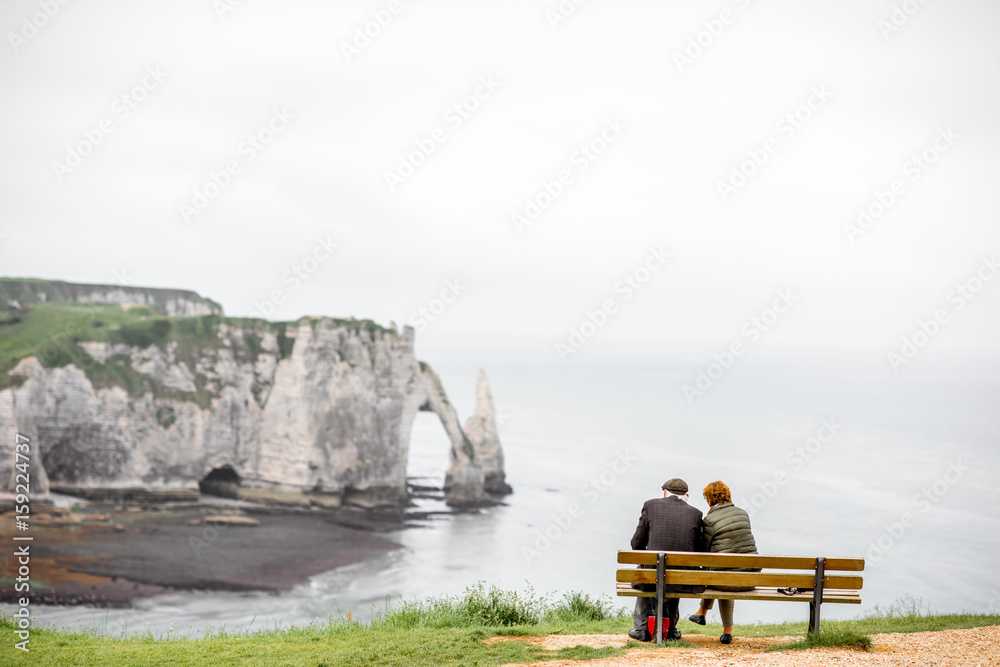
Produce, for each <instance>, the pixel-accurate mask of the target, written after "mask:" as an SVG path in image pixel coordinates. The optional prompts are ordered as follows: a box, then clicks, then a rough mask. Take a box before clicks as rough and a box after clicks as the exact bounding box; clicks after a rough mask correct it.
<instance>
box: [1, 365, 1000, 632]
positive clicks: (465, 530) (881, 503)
mask: <svg viewBox="0 0 1000 667" xmlns="http://www.w3.org/2000/svg"><path fill="white" fill-rule="evenodd" d="M437 370H438V372H439V373H440V374H441V375H442V379H443V380H444V385H445V387H446V388H447V390H448V392H449V396H450V398H451V400H452V402H453V403H454V404H455V406H456V407H457V409H458V410H459V414H460V416H461V418H462V419H463V421H464V419H465V418H467V417H468V415H469V414H470V413H471V411H472V409H473V401H474V391H473V389H474V387H475V375H476V371H477V368H476V367H473V366H462V365H454V366H442V367H440V368H437ZM487 372H488V375H489V380H490V384H491V387H492V390H493V396H494V400H495V402H496V406H497V412H498V421H501V422H502V423H501V425H500V433H501V439H502V442H503V446H504V451H505V455H506V459H507V465H506V468H507V475H508V481H509V482H510V484H511V485H512V486H513V487H514V489H515V492H514V494H513V495H511V496H510V497H508V498H507V500H506V505H504V506H501V507H495V508H491V509H487V510H483V511H481V512H479V513H472V514H457V515H450V516H442V517H439V518H435V519H434V520H430V521H427V522H425V523H424V524H423V525H422V526H420V527H418V528H413V529H409V530H404V531H400V532H398V533H394V534H391V535H390V539H392V540H394V541H397V542H398V543H399V544H400V545H401V547H402V548H401V549H399V550H397V551H395V552H392V553H389V554H386V555H384V556H382V557H380V558H378V559H376V560H373V561H371V562H366V563H362V564H356V565H353V566H349V567H346V568H342V569H341V570H339V571H335V572H330V573H324V574H321V575H318V576H316V577H314V578H313V579H312V580H311V581H310V582H308V583H305V584H303V585H301V586H299V587H298V588H296V589H295V590H294V591H291V592H289V593H287V594H282V595H268V594H233V593H183V594H170V595H164V596H160V597H156V598H151V599H148V600H142V601H139V602H137V604H136V608H134V609H131V610H117V611H116V610H111V611H109V612H106V611H105V610H97V609H88V608H80V607H77V608H59V607H41V606H38V607H35V608H34V609H33V613H35V614H36V615H37V616H38V619H39V621H42V622H47V623H50V624H54V625H57V626H58V625H65V626H69V627H76V628H86V627H89V626H103V625H104V624H105V622H106V623H107V629H108V630H109V631H111V632H118V631H119V630H120V628H121V627H122V626H123V625H124V624H127V626H128V628H129V630H130V631H131V630H135V631H145V630H146V628H147V627H148V628H150V629H152V630H153V631H154V632H156V633H160V632H166V631H167V630H168V629H169V628H170V627H171V625H173V627H174V629H175V631H177V632H187V633H188V634H199V633H200V632H201V631H202V630H204V629H205V628H208V627H211V628H219V627H222V626H225V627H226V628H228V629H236V628H241V627H252V628H254V629H256V628H260V627H263V626H264V625H269V626H272V627H273V626H274V625H275V624H279V625H288V624H298V623H308V622H310V621H312V620H314V619H317V618H318V619H321V620H325V619H327V618H328V617H329V616H330V615H331V614H332V615H333V616H335V617H336V616H338V615H340V614H341V613H343V614H346V612H347V611H348V610H351V611H353V613H354V616H355V618H357V617H359V616H360V617H361V618H366V617H367V616H368V614H369V613H370V610H371V605H372V604H375V605H376V607H377V608H379V609H382V608H383V607H384V605H385V601H386V597H387V596H388V597H389V599H390V600H398V599H400V598H406V599H415V598H422V597H425V596H439V595H445V594H449V595H450V594H460V593H461V592H462V591H463V590H464V588H465V587H467V586H470V585H474V584H475V583H476V582H478V581H484V582H487V583H489V584H497V585H499V586H502V587H505V588H516V589H519V590H524V589H525V588H526V587H527V586H528V585H530V586H532V587H533V588H534V590H535V591H536V592H537V593H540V594H547V593H553V594H554V596H555V597H558V596H559V595H561V594H562V593H563V592H566V591H572V590H579V591H583V592H586V593H589V594H591V595H597V596H602V595H603V596H613V594H614V589H615V584H614V570H615V552H616V551H617V550H618V549H622V548H628V543H629V538H630V537H631V535H632V532H633V530H634V529H635V524H636V521H637V519H638V516H639V510H640V508H641V506H642V503H643V502H644V501H645V500H647V499H648V498H652V497H655V496H658V495H660V493H661V491H660V485H661V484H662V483H663V482H664V481H665V480H666V479H668V478H671V477H682V478H684V479H685V480H687V482H688V484H689V485H690V486H691V488H692V493H691V502H692V504H694V505H695V506H696V507H698V508H699V509H702V510H703V511H704V510H707V507H705V505H704V503H703V501H702V500H701V492H700V491H701V489H702V488H703V487H704V485H705V484H707V483H708V482H711V481H714V480H717V479H721V480H723V481H725V482H726V483H727V484H729V486H730V487H731V488H732V489H733V492H734V496H735V499H736V502H737V504H738V505H741V506H743V507H744V508H745V509H747V510H748V511H750V512H751V514H752V521H753V526H754V534H755V536H756V539H757V545H758V549H759V551H760V552H761V553H769V554H790V555H791V554H805V555H826V556H837V555H847V556H865V557H867V558H868V562H867V565H866V569H865V572H864V577H865V586H864V590H863V591H862V598H863V599H864V603H863V604H862V605H861V606H860V607H858V606H855V605H824V608H823V613H824V617H826V618H852V617H855V616H857V615H859V614H865V613H868V612H870V611H872V609H873V607H874V606H875V605H879V606H880V607H883V608H884V607H887V606H889V605H892V604H893V603H894V602H896V601H898V600H900V599H901V598H903V597H904V596H910V597H911V598H914V599H917V600H919V601H920V604H921V606H922V607H923V609H924V610H925V611H926V610H927V609H928V608H929V609H930V610H931V611H932V612H940V613H944V612H960V611H968V612H985V611H988V610H991V609H993V610H996V609H1000V573H998V572H997V570H996V568H995V567H994V564H995V562H996V558H997V552H998V551H1000V548H998V547H1000V493H998V491H997V488H998V486H997V485H998V483H1000V480H998V478H997V473H998V472H1000V451H998V444H1000V410H998V408H1000V383H998V382H997V381H995V380H994V379H991V378H986V379H970V378H969V377H968V376H966V377H964V378H962V377H956V376H955V375H948V374H945V375H938V376H931V375H930V374H926V375H922V376H917V375H915V374H906V373H901V374H900V375H899V376H896V375H890V374H888V373H877V374H872V375H870V376H864V375H861V374H859V373H855V372H848V371H846V370H839V371H837V370H825V371H820V370H812V371H810V370H807V369H803V368H795V369H775V368H761V367H757V368H751V367H747V368H740V369H738V372H737V371H736V369H734V370H732V371H731V372H730V373H728V374H727V375H726V376H724V377H723V378H722V379H721V380H719V381H718V382H716V383H715V385H714V386H713V387H712V388H711V389H710V390H709V391H708V392H706V393H705V395H703V396H701V397H698V398H697V399H696V400H695V401H694V402H693V404H691V403H689V402H688V401H687V400H686V399H685V397H684V395H683V394H682V392H681V387H682V386H683V385H684V384H685V383H691V382H693V380H694V376H695V371H693V370H691V369H684V368H677V367H651V366H643V367H639V366H583V365H533V366H531V365H494V366H491V367H488V368H487ZM447 447H448V443H447V439H446V437H445V434H444V431H443V429H442V428H441V426H440V424H439V423H438V422H437V420H436V417H435V416H434V415H432V414H429V413H422V414H420V415H419V416H418V419H417V421H416V424H415V428H414V435H413V443H412V451H411V464H410V474H411V475H412V476H413V477H415V478H419V481H421V482H423V483H426V482H428V481H435V482H437V483H439V484H440V482H441V481H442V480H443V476H444V468H445V466H446V463H447ZM421 507H422V508H425V509H438V508H440V509H443V508H444V506H443V504H442V503H440V502H438V501H432V500H427V501H421ZM614 604H615V605H616V606H617V605H628V604H629V603H628V602H627V601H622V600H618V599H614ZM681 605H682V606H681V611H682V613H685V614H686V613H690V612H693V610H694V607H695V605H696V602H695V601H691V600H689V601H682V603H681ZM7 607H8V608H9V605H7ZM806 616H807V606H806V605H792V604H788V603H752V604H751V603H745V604H738V605H737V607H736V621H737V624H739V623H741V622H753V621H771V620H799V621H802V620H805V619H806ZM254 617H256V618H254ZM251 622H252V626H251Z"/></svg>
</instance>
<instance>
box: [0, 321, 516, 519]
mask: <svg viewBox="0 0 1000 667" xmlns="http://www.w3.org/2000/svg"><path fill="white" fill-rule="evenodd" d="M27 315H30V313H28V314H27ZM184 322H185V321H184V320H181V321H179V322H174V325H173V329H167V327H166V326H163V327H159V328H157V329H155V330H156V331H159V332H160V333H159V334H157V335H159V339H157V338H156V336H153V339H152V341H153V342H150V343H149V344H146V345H141V344H138V345H136V344H127V343H124V342H121V341H120V339H122V338H123V337H124V338H128V337H129V336H132V337H134V336H136V335H138V334H136V333H135V331H138V330H139V329H136V328H135V327H138V324H136V325H131V326H133V329H129V328H128V326H130V325H125V324H123V325H120V328H119V329H117V330H115V331H114V332H107V334H106V335H104V334H102V335H104V337H105V338H106V339H105V340H81V339H80V338H81V337H85V336H84V335H83V334H86V333H90V329H87V328H86V327H78V329H79V331H81V332H83V333H82V334H77V335H76V336H75V337H66V338H64V339H62V340H56V341H55V342H53V341H52V339H50V340H49V341H47V342H46V343H45V344H43V345H39V346H38V347H37V349H38V352H37V353H36V354H32V355H30V356H25V357H23V358H21V359H20V360H19V361H18V362H17V363H16V365H14V366H13V367H12V368H10V369H9V375H8V377H9V378H17V381H16V382H15V381H8V382H7V383H6V388H5V389H3V390H2V391H0V488H3V489H4V490H7V491H11V490H13V488H14V485H13V480H14V473H15V470H14V468H13V464H14V442H15V433H18V432H19V433H22V434H24V435H26V436H27V437H29V438H31V442H32V452H33V455H32V464H31V472H32V491H33V492H34V494H35V496H36V497H37V495H38V494H39V493H40V492H42V491H43V489H44V486H45V484H46V477H47V478H48V480H49V481H48V484H50V485H51V487H52V488H53V489H55V490H61V491H66V492H69V493H72V492H74V491H78V492H79V491H93V490H94V489H126V488H142V489H155V490H171V489H189V490H195V489H197V488H198V483H199V481H201V480H203V479H204V478H205V477H206V476H208V475H209V474H210V473H211V472H212V471H213V470H218V469H226V468H227V467H228V468H231V469H232V471H233V472H234V473H235V474H236V475H238V477H239V483H240V484H241V485H243V486H251V487H263V488H271V489H283V490H297V491H303V492H319V493H327V494H336V495H338V496H340V497H341V498H342V500H343V501H344V502H348V503H358V504H380V503H397V502H400V501H405V499H406V498H407V488H406V462H407V455H408V451H409V442H410V431H411V427H412V424H413V420H414V418H415V416H416V413H417V411H418V410H429V411H432V412H435V413H436V414H437V415H438V417H439V418H440V419H441V422H442V424H443V426H444V429H445V431H446V432H447V434H448V436H449V439H450V440H451V468H450V469H449V471H448V490H447V498H448V500H449V502H452V503H456V504H457V503H470V502H482V501H485V500H487V499H488V496H487V494H486V491H487V490H491V491H494V492H497V491H503V490H504V489H503V488H502V487H498V486H497V484H496V480H497V474H498V472H499V479H500V481H501V482H502V480H503V469H502V468H503V458H502V452H500V449H499V448H500V443H499V439H498V438H497V437H496V426H495V423H493V421H492V405H490V406H489V409H488V411H487V408H485V407H483V400H484V396H485V397H486V400H489V388H488V387H487V386H486V385H485V376H482V375H481V376H480V382H479V385H480V386H479V401H478V406H477V411H476V415H475V416H474V417H473V419H472V420H470V424H469V425H467V428H469V429H470V431H471V433H472V435H471V437H470V435H467V433H466V431H465V430H463V429H462V427H461V425H460V423H459V420H458V416H457V414H456V413H455V410H454V408H453V407H452V405H451V403H450V402H449V401H448V398H447V396H446V394H445V392H444V389H443V387H442V386H441V382H440V380H439V379H438V377H437V376H436V375H435V373H434V371H433V370H431V368H430V367H429V366H427V365H426V364H424V363H422V362H418V361H417V360H416V358H415V357H414V353H413V338H414V336H413V330H412V329H411V328H409V327H407V328H406V329H404V331H403V333H402V334H397V333H396V332H395V331H394V330H388V329H382V328H380V327H376V326H371V325H370V323H367V324H366V323H358V322H356V321H343V320H332V319H329V318H307V319H303V320H301V321H299V322H297V323H293V324H287V325H280V326H277V325H272V324H271V323H267V322H263V321H261V320H221V321H216V319H213V318H207V319H206V320H205V322H207V323H206V324H203V325H199V327H200V328H198V330H199V331H200V332H201V333H200V336H199V337H198V338H196V339H190V338H186V337H184V336H181V335H179V334H176V333H175V332H176V331H177V330H180V329H182V327H181V324H182V323H184ZM143 324H144V325H145V324H148V323H146V322H144V323H143ZM153 324H154V325H155V322H154V323H153ZM150 326H153V325H150ZM185 326H186V327H187V329H191V328H192V327H190V326H188V325H185ZM2 328H3V327H2V325H0V329H2ZM105 328H106V327H105ZM187 329H185V330H187ZM145 330H146V329H143V330H142V331H145ZM149 330H150V331H154V329H152V328H150V329H149ZM112 333H113V334H114V335H112ZM126 334H127V335H126ZM150 335H152V334H150ZM91 337H100V336H91ZM141 340H143V342H144V339H141ZM47 346H49V347H47ZM51 346H54V347H55V348H57V352H53V353H52V354H48V353H47V352H46V350H47V349H50V347H51ZM50 357H51V359H50ZM67 359H68V360H69V361H70V363H62V365H57V364H58V363H59V362H60V360H62V362H65V361H66V360H67ZM53 360H55V361H53ZM43 362H44V363H43ZM109 378H110V379H109ZM0 386H4V385H0ZM484 392H485V394H484ZM473 422H475V426H474V427H473V426H472V424H473ZM227 472H228V471H227ZM508 490H509V489H508Z"/></svg>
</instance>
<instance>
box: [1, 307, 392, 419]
mask: <svg viewBox="0 0 1000 667" xmlns="http://www.w3.org/2000/svg"><path fill="white" fill-rule="evenodd" d="M303 319H305V318H303ZM324 319H326V320H327V321H330V322H331V323H332V324H333V326H335V327H342V328H346V329H348V330H351V331H359V332H360V331H365V332H375V331H380V332H381V331H384V332H389V333H390V334H392V335H395V331H393V330H391V329H385V328H384V327H381V326H379V325H377V324H375V323H374V322H372V321H371V320H354V319H334V318H324ZM299 321H300V322H301V320H299ZM296 324H297V323H296V322H268V321H266V320H261V319H255V318H238V317H226V316H223V315H202V316H198V317H186V318H180V317H166V316H163V315H161V314H159V313H158V312H157V310H156V308H155V307H154V306H138V305H137V306H123V305H121V304H82V303H73V302H65V301H64V302H55V303H36V304H33V305H29V306H27V307H22V308H12V309H8V310H6V311H5V312H4V311H0V390H2V389H4V388H6V387H8V386H18V385H20V384H21V383H22V382H23V381H24V380H25V378H24V377H23V376H18V375H11V374H9V371H10V370H11V369H13V368H14V366H16V365H17V362H19V361H20V360H21V359H24V358H26V357H29V356H35V357H36V358H37V359H38V360H39V361H40V362H41V364H42V365H43V366H45V367H48V368H54V367H62V366H66V365H68V364H75V365H76V366H77V367H79V368H81V369H83V370H84V372H86V374H87V376H88V378H89V379H90V380H91V382H92V383H93V384H94V386H95V387H107V386H121V387H123V388H125V389H126V390H127V391H128V392H129V394H130V395H132V396H136V395H142V394H144V393H146V392H148V391H153V392H154V393H158V395H163V396H164V397H167V395H169V396H170V397H173V398H178V399H181V400H194V401H196V402H198V403H199V405H202V407H206V405H207V404H206V401H210V398H211V397H210V396H209V395H207V394H204V393H203V392H202V387H201V386H199V390H198V392H177V391H176V390H166V389H163V388H158V387H156V386H154V383H153V382H152V381H151V379H150V378H148V377H146V376H144V375H142V374H141V373H138V371H135V370H134V369H132V368H131V366H130V365H129V360H128V358H127V357H125V356H124V355H118V356H117V357H113V358H111V359H107V360H105V362H104V363H99V362H97V361H96V360H95V359H93V358H92V357H91V356H90V355H89V354H88V353H87V352H86V351H85V350H84V348H83V347H81V345H80V343H83V342H87V341H104V342H110V343H120V344H124V345H128V346H131V347H138V348H148V347H149V346H151V345H157V346H160V347H162V348H165V347H166V346H167V345H168V344H170V343H171V342H173V343H176V351H175V354H176V356H177V358H178V360H179V361H182V362H185V363H187V365H188V368H189V369H190V370H191V372H192V373H194V372H195V366H196V363H197V360H198V359H199V358H200V357H201V356H202V355H203V353H204V352H206V351H209V350H213V349H218V348H221V347H223V345H224V342H223V339H222V337H221V336H220V328H221V327H222V325H228V326H229V327H231V328H233V329H236V330H239V331H240V332H241V333H242V335H241V336H238V337H236V338H235V339H234V340H235V341H236V344H235V345H234V346H233V352H234V354H235V355H236V357H237V359H239V360H241V361H251V362H252V361H254V360H256V358H257V356H258V355H259V354H260V352H261V341H262V337H263V335H265V334H266V333H268V332H269V331H270V332H274V333H275V334H276V335H277V342H278V348H279V353H280V355H281V358H283V359H284V358H287V357H288V356H290V355H291V351H292V346H293V344H294V339H293V338H292V337H291V336H289V335H288V333H289V331H288V330H289V328H290V327H293V326H295V325H296ZM313 326H315V322H314V323H313ZM189 394H190V395H189Z"/></svg>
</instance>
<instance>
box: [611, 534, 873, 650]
mask: <svg viewBox="0 0 1000 667" xmlns="http://www.w3.org/2000/svg"><path fill="white" fill-rule="evenodd" d="M618 562H619V563H620V564H623V565H647V566H655V568H656V569H651V568H620V569H619V570H618V572H617V577H616V579H617V581H618V595H622V596H626V597H652V598H656V602H657V604H656V643H657V644H660V643H662V642H663V637H662V634H663V628H662V626H661V623H662V615H663V604H662V603H663V599H664V598H698V599H709V598H711V599H715V600H772V601H775V602H808V603H809V629H810V631H811V632H819V608H820V605H821V604H822V603H824V602H834V603H841V604H861V595H860V593H859V592H858V591H860V590H861V586H862V584H863V583H864V582H863V581H862V578H861V575H858V574H839V573H843V572H861V571H863V570H864V569H865V559H864V558H823V557H819V558H814V557H812V556H762V555H759V554H725V553H692V552H688V551H619V552H618ZM679 567H685V568H708V567H740V568H762V570H763V571H761V572H726V571H719V570H707V569H690V570H681V569H676V568H679ZM770 570H783V571H782V572H773V571H770ZM831 571H833V572H837V573H838V574H829V573H830V572H831ZM632 584H655V585H656V592H655V593H654V592H652V591H648V592H647V591H640V590H636V589H634V588H632ZM671 584H685V585H689V586H706V588H705V591H704V592H703V593H674V592H670V591H665V590H664V587H665V586H667V585H671ZM712 586H755V587H756V588H755V589H754V590H752V591H745V592H731V591H720V590H714V589H713V588H712ZM778 588H811V589H813V590H812V591H811V592H807V593H797V594H795V595H784V594H783V593H779V592H778Z"/></svg>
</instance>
